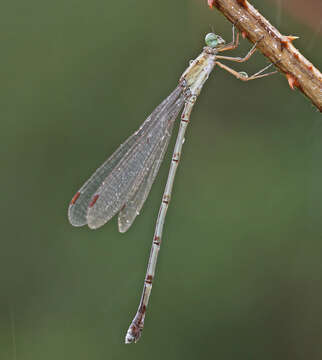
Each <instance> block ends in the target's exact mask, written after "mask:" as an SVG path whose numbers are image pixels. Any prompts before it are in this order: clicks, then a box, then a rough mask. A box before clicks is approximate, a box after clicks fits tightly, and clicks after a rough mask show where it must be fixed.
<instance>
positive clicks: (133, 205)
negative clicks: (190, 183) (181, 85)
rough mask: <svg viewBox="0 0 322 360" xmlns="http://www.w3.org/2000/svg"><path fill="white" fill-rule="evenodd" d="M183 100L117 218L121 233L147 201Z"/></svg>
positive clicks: (175, 106)
mask: <svg viewBox="0 0 322 360" xmlns="http://www.w3.org/2000/svg"><path fill="white" fill-rule="evenodd" d="M183 102H184V98H183V97H181V98H179V99H178V100H177V102H176V103H175V104H174V107H173V109H172V110H171V112H172V117H171V118H170V119H169V121H168V126H167V129H166V131H165V133H164V136H163V137H162V138H161V140H160V142H159V145H158V147H157V149H156V151H155V154H154V156H153V164H152V166H151V167H150V168H149V169H148V171H146V172H145V175H144V178H143V179H142V181H141V183H140V184H139V186H138V188H137V189H135V190H136V191H135V192H134V194H133V193H132V194H131V195H130V196H131V197H130V200H129V201H128V202H127V203H126V204H125V206H124V207H123V208H122V209H121V211H120V212H119V216H118V227H119V231H120V232H121V233H124V232H125V231H127V230H128V229H129V228H130V226H131V225H132V223H133V221H134V220H135V218H136V216H137V215H139V213H140V210H141V208H142V206H143V204H144V202H145V200H146V199H147V197H148V195H149V192H150V190H151V187H152V184H153V182H154V180H155V178H156V176H157V174H158V171H159V168H160V166H161V163H162V160H163V157H164V155H165V153H166V151H167V148H168V144H169V140H170V137H171V133H172V129H173V124H174V121H175V119H176V117H177V116H178V113H179V111H180V109H181V107H182V105H183Z"/></svg>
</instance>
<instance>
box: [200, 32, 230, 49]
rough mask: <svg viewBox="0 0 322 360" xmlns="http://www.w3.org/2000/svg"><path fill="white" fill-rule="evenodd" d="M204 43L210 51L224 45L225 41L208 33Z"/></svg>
mask: <svg viewBox="0 0 322 360" xmlns="http://www.w3.org/2000/svg"><path fill="white" fill-rule="evenodd" d="M205 43H206V45H207V46H209V47H211V48H212V49H215V48H218V47H220V46H222V45H224V44H225V43H226V41H225V40H224V39H223V38H222V37H221V36H219V35H216V34H214V33H209V34H207V35H206V37H205Z"/></svg>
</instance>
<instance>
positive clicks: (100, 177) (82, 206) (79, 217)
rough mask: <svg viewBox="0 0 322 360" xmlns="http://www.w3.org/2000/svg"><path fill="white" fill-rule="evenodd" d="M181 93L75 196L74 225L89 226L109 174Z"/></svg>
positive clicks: (168, 100)
mask: <svg viewBox="0 0 322 360" xmlns="http://www.w3.org/2000/svg"><path fill="white" fill-rule="evenodd" d="M179 93H180V89H179V87H177V88H176V89H175V90H174V91H173V92H172V93H171V94H170V95H169V96H168V98H166V99H165V100H164V101H163V102H162V103H161V104H160V105H159V106H158V107H157V108H156V109H155V110H154V111H153V112H152V114H151V115H150V116H149V117H148V118H147V119H146V120H145V121H144V123H143V124H142V125H141V127H140V128H139V129H138V130H137V131H136V132H135V133H134V134H133V135H131V136H130V137H129V138H128V139H127V140H126V141H125V142H124V143H123V144H122V145H120V146H119V148H118V149H117V150H116V151H115V152H114V153H113V154H112V155H111V156H110V157H109V158H108V159H107V160H106V161H105V162H104V163H103V164H102V165H101V166H100V167H99V168H98V169H97V170H96V171H95V173H94V174H93V175H92V176H91V177H90V178H89V179H88V180H87V181H86V182H85V184H84V185H83V186H82V187H81V188H80V190H79V191H78V192H77V193H76V194H75V196H74V197H73V199H72V201H71V202H70V205H69V209H68V218H69V221H70V223H71V224H72V225H74V226H83V225H85V224H87V212H88V208H89V207H90V205H91V203H92V201H93V196H94V194H96V192H97V191H98V189H99V188H100V186H101V185H102V184H103V183H104V179H106V178H107V177H108V176H109V174H110V173H111V172H112V171H113V170H114V169H115V168H116V167H117V166H118V165H119V163H120V162H121V160H122V159H123V158H124V157H126V155H127V154H130V153H131V152H132V151H133V149H134V148H135V147H136V146H137V144H138V143H139V142H140V141H141V139H142V138H145V137H146V136H147V135H148V134H149V132H150V128H151V127H153V126H154V125H155V123H156V122H157V121H158V117H159V116H160V115H159V114H162V112H163V111H164V110H165V109H166V108H167V107H168V106H169V103H171V101H173V100H172V98H173V97H177V96H178V94H179Z"/></svg>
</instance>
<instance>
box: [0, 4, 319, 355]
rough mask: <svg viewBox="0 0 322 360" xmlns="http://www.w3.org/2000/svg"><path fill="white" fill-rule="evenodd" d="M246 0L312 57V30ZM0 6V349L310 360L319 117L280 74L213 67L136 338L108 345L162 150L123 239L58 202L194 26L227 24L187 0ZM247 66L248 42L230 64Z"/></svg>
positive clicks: (129, 301)
mask: <svg viewBox="0 0 322 360" xmlns="http://www.w3.org/2000/svg"><path fill="white" fill-rule="evenodd" d="M253 4H254V5H255V6H256V7H257V8H259V10H260V11H261V12H262V13H263V14H264V15H265V16H266V17H267V18H268V19H270V20H271V21H272V23H273V24H274V25H277V26H278V28H279V29H280V31H281V32H283V33H285V34H292V35H299V36H300V39H299V40H297V41H296V44H295V45H296V46H297V47H298V48H299V49H300V50H301V51H302V53H303V54H304V55H305V56H307V57H308V58H309V59H310V60H311V61H312V62H313V63H314V64H316V65H317V66H320V67H321V64H322V62H321V58H322V56H321V55H322V49H321V37H320V36H319V35H318V33H317V30H316V28H315V29H314V27H309V26H307V25H304V24H301V23H300V22H299V21H298V20H297V19H295V18H290V17H288V13H287V11H286V10H283V8H282V9H281V7H278V6H276V4H273V3H271V2H268V1H254V2H253ZM1 11H2V13H1V15H0V16H1V22H0V23H1V31H0V44H1V57H0V65H1V86H0V91H1V94H0V95H1V96H0V99H1V100H0V101H1V110H2V116H1V126H2V130H1V147H2V151H1V152H2V155H3V160H2V165H3V169H2V176H1V182H2V186H1V188H2V189H3V192H2V220H3V224H2V226H1V230H2V236H1V239H2V241H1V243H2V246H1V262H0V263H1V268H0V269H1V271H0V274H1V275H0V276H1V278H0V279H1V296H0V319H1V321H0V358H1V359H9V360H10V359H13V360H16V359H19V360H20V359H21V360H29V359H30V360H43V359H46V360H49V359H77V360H82V359H94V360H98V359H128V358H131V359H140V360H143V359H185V360H188V359H197V358H198V359H199V358H200V359H205V358H217V359H239V360H241V359H245V360H246V359H247V360H249V359H261V360H264V359H267V360H268V359H283V360H285V359H292V360H296V359H310V360H312V359H321V353H322V337H321V335H322V320H321V316H322V305H321V304H322V287H321V277H322V276H321V274H322V262H321V258H322V255H321V254H322V241H321V240H322V239H321V237H322V224H321V218H322V188H321V182H322V163H321V158H322V121H321V120H322V119H321V114H320V113H318V112H317V111H316V109H315V108H314V107H313V106H312V105H311V103H310V101H308V100H307V99H306V98H305V97H304V96H302V95H301V94H300V93H299V92H298V91H294V92H292V91H291V90H290V89H289V87H288V84H287V82H286V80H285V77H284V76H282V75H281V74H278V75H275V76H273V77H270V78H266V79H262V80H261V81H254V82H250V83H242V82H239V81H238V80H236V79H235V78H233V77H232V76H230V75H229V74H228V73H226V72H223V71H221V70H220V69H215V71H214V73H213V75H211V77H210V79H209V81H208V82H207V84H206V85H205V88H204V91H203V92H202V93H201V96H200V98H199V99H198V102H197V105H196V106H195V109H194V111H193V115H192V121H191V126H190V127H189V129H188V131H187V141H186V144H185V146H184V150H183V157H182V162H181V164H180V165H181V166H180V168H179V171H178V175H177V178H176V183H175V189H174V196H173V200H172V202H171V206H170V208H169V212H168V217H167V221H166V226H165V233H164V241H163V246H162V249H161V253H160V259H159V264H158V269H157V274H156V281H155V285H154V288H153V292H152V297H151V301H150V308H149V310H148V315H147V319H146V324H145V329H144V332H143V336H142V339H141V340H140V342H139V343H138V344H136V345H135V346H133V345H132V346H125V345H124V344H123V341H124V336H125V333H126V330H127V328H128V325H129V323H130V321H131V320H132V317H133V315H134V314H135V311H136V308H137V305H138V302H139V297H140V292H141V289H142V285H143V278H144V273H145V269H146V264H147V260H148V255H149V251H150V244H151V241H152V235H153V230H154V224H155V219H156V216H157V212H158V208H159V204H160V199H161V195H162V192H163V188H164V184H165V180H166V176H167V171H168V166H169V162H170V153H171V151H169V152H168V155H167V157H166V159H165V161H164V164H163V166H162V167H161V170H160V174H159V176H158V178H157V180H156V182H155V185H154V186H153V188H152V191H151V194H150V196H149V198H148V200H147V202H146V204H145V205H144V208H143V210H142V212H141V216H139V217H138V218H137V220H136V221H135V223H134V225H133V227H132V228H131V229H130V230H129V231H128V232H127V233H126V234H120V233H118V231H117V224H116V219H113V220H112V221H111V222H110V223H108V224H107V225H105V226H104V227H103V228H101V229H99V230H97V231H91V230H89V229H88V228H74V227H72V226H71V225H70V224H69V223H68V220H67V207H68V204H69V201H70V199H71V198H72V196H73V195H74V193H75V192H76V191H77V190H78V188H79V187H80V186H81V185H82V184H83V182H84V181H85V180H86V179H87V178H88V177H89V175H90V174H91V173H92V172H93V171H94V170H95V169H96V168H97V167H98V166H99V165H100V164H101V163H102V162H103V161H104V160H105V159H106V158H107V156H109V155H110V154H111V153H112V152H113V151H114V150H115V149H116V147H117V146H118V145H119V144H120V143H121V142H123V141H124V140H125V139H126V138H127V137H128V136H129V135H130V134H131V133H132V132H133V131H135V130H136V129H137V128H138V127H139V126H140V124H141V123H142V122H143V120H144V119H145V117H146V116H147V115H148V114H149V113H150V112H151V111H152V110H153V109H154V107H155V106H156V105H158V104H159V103H160V102H161V101H162V100H163V99H164V98H165V97H166V96H167V95H168V94H169V93H170V92H171V91H172V89H173V88H174V87H175V86H176V85H177V81H178V78H179V77H180V75H181V73H182V72H183V71H184V69H185V68H186V67H187V66H188V62H189V60H190V59H193V58H195V57H196V56H197V55H198V54H199V53H200V51H201V49H202V47H203V38H204V35H205V33H207V32H209V31H210V28H211V26H213V27H214V29H215V31H216V32H217V33H219V34H221V35H222V36H223V37H224V38H226V40H230V38H231V24H230V23H229V22H228V21H227V20H226V19H225V18H224V17H223V16H222V15H221V14H220V13H219V12H217V11H210V10H209V9H208V8H207V6H206V1H201V0H190V1H185V0H177V1H171V0H164V1H152V0H141V1H137V2H129V1H100V0H93V1H91V2H89V1H83V0H81V1H73V0H69V1H63V0H57V1H40V0H31V1H28V2H22V1H18V2H6V3H5V4H3V6H2V10H1ZM276 19H278V23H277V22H276ZM314 25H316V24H314ZM250 46H251V44H250V43H249V42H248V41H247V40H243V41H242V44H241V46H240V48H239V50H235V52H234V53H233V54H238V55H239V54H241V55H243V54H246V52H247V50H248V49H249V48H250ZM265 64H267V59H266V58H265V57H264V56H263V55H261V54H255V55H254V57H253V58H252V59H251V60H250V61H249V62H248V63H245V64H237V65H234V67H235V68H236V69H238V70H244V71H247V72H248V73H249V74H252V73H253V72H256V71H257V70H259V69H261V68H262V67H263V66H265ZM175 131H176V130H175ZM174 138H175V136H173V139H172V140H174ZM173 143H174V141H172V143H171V144H170V149H171V148H172V147H173ZM170 149H169V150H170Z"/></svg>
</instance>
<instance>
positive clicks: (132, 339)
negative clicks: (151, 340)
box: [125, 323, 142, 344]
mask: <svg viewBox="0 0 322 360" xmlns="http://www.w3.org/2000/svg"><path fill="white" fill-rule="evenodd" d="M141 331H142V330H141V329H140V328H139V327H138V326H136V325H134V324H133V323H132V324H131V325H130V327H129V329H128V331H127V333H126V336H125V344H132V343H134V344H135V343H137V342H138V341H139V339H140V337H141Z"/></svg>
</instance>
